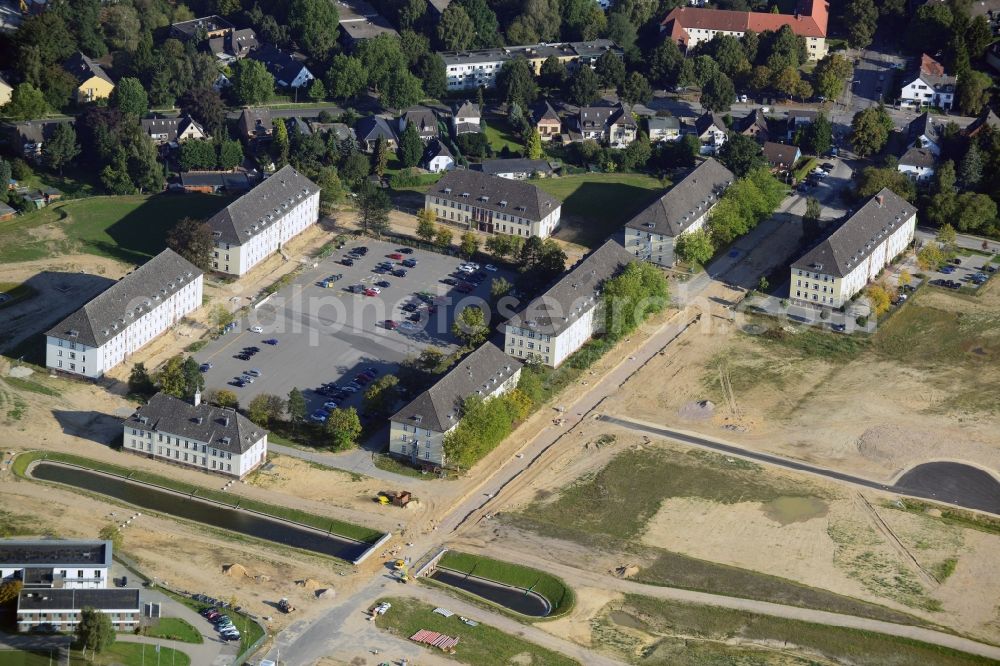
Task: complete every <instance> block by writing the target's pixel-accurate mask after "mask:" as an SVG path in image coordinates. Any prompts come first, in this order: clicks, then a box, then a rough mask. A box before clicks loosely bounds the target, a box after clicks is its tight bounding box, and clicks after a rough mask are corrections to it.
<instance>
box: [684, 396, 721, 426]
mask: <svg viewBox="0 0 1000 666" xmlns="http://www.w3.org/2000/svg"><path fill="white" fill-rule="evenodd" d="M714 413H715V403H713V402H712V401H711V400H698V401H696V402H689V403H687V404H685V405H682V406H681V408H680V409H678V410H677V416H679V417H681V418H682V419H685V420H687V421H706V420H708V419H710V418H712V414H714Z"/></svg>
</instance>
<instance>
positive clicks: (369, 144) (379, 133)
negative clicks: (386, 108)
mask: <svg viewBox="0 0 1000 666" xmlns="http://www.w3.org/2000/svg"><path fill="white" fill-rule="evenodd" d="M354 135H355V136H356V137H357V140H358V145H359V146H360V147H361V150H363V151H364V152H366V153H371V152H374V151H375V146H376V145H378V140H379V139H384V140H385V144H386V146H387V147H388V148H389V150H395V149H396V145H397V143H398V137H397V136H396V131H395V130H393V129H392V123H390V122H389V121H388V120H386V119H385V118H383V117H382V116H365V117H364V118H361V119H360V120H358V122H357V123H356V124H355V125H354Z"/></svg>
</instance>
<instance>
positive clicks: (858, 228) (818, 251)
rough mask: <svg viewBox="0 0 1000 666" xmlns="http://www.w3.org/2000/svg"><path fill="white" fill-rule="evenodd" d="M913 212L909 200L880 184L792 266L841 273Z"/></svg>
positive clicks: (866, 253)
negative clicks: (858, 207)
mask: <svg viewBox="0 0 1000 666" xmlns="http://www.w3.org/2000/svg"><path fill="white" fill-rule="evenodd" d="M916 212H917V209H916V208H914V206H913V205H912V204H910V203H909V202H907V201H906V200H905V199H903V198H902V197H900V196H899V195H898V194H896V193H895V192H893V191H892V190H890V189H889V188H883V189H882V191H881V192H879V193H878V194H876V195H875V196H873V197H872V198H871V199H869V200H868V203H866V204H865V205H864V206H862V207H861V208H860V209H858V212H856V213H855V214H854V215H852V216H851V217H850V218H849V219H848V220H847V221H846V222H844V223H843V224H842V225H840V227H839V228H838V229H837V230H836V231H834V232H833V233H832V234H830V236H829V238H827V239H826V240H824V241H823V242H822V243H820V244H819V245H817V246H816V247H815V248H813V249H812V250H810V251H809V252H807V253H805V254H804V255H803V256H802V257H801V258H799V260H798V261H796V262H795V263H794V264H792V268H796V269H802V270H808V271H813V272H817V273H821V274H823V275H833V276H835V277H844V276H845V275H847V274H848V273H850V272H851V271H852V270H854V269H855V268H857V266H858V264H859V263H860V262H861V261H863V260H864V259H865V258H866V257H867V256H868V255H870V254H871V253H872V251H873V250H874V249H875V247H876V246H877V245H878V244H879V243H880V242H881V241H882V240H883V239H884V238H885V237H886V236H888V235H889V234H891V233H892V232H894V231H895V230H896V229H898V228H899V226H900V225H902V224H903V223H904V222H906V221H907V220H908V219H910V217H912V216H913V215H915V214H916Z"/></svg>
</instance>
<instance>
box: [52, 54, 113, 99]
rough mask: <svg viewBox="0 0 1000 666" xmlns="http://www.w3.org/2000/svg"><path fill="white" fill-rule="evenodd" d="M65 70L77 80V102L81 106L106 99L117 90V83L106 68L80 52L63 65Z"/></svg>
mask: <svg viewBox="0 0 1000 666" xmlns="http://www.w3.org/2000/svg"><path fill="white" fill-rule="evenodd" d="M63 69H65V70H66V71H67V72H69V74H70V76H72V77H73V78H74V79H76V101H77V102H79V103H80V104H86V103H87V102H93V101H94V100H96V99H106V98H108V97H109V96H110V95H111V91H112V90H114V89H115V82H114V81H112V80H111V77H110V76H108V74H107V72H105V71H104V68H103V67H101V66H100V65H99V64H97V62H95V61H94V60H91V59H90V58H88V57H87V56H85V55H83V54H82V53H80V52H79V51H77V52H76V53H74V54H73V55H72V56H71V57H70V59H69V60H67V61H66V62H64V63H63Z"/></svg>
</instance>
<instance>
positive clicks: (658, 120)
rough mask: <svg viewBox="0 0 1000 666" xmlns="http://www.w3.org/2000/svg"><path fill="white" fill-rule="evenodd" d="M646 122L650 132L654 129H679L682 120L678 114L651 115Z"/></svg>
mask: <svg viewBox="0 0 1000 666" xmlns="http://www.w3.org/2000/svg"><path fill="white" fill-rule="evenodd" d="M646 123H647V125H648V127H649V131H650V132H652V131H653V130H662V131H666V130H670V129H673V130H679V129H680V128H681V121H680V119H678V118H677V117H676V116H650V117H649V118H647V119H646Z"/></svg>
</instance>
